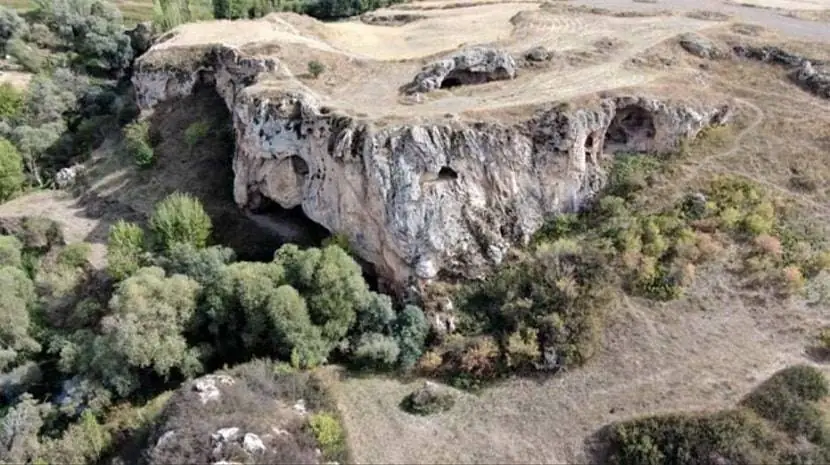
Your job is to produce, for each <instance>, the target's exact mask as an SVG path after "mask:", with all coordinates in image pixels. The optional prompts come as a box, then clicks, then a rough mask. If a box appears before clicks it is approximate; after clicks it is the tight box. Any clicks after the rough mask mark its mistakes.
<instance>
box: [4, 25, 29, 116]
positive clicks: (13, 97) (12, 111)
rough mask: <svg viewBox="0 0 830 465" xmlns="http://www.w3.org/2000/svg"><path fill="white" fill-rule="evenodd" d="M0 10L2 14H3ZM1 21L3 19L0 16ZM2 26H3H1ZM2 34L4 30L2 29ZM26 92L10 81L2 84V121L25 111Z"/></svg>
mask: <svg viewBox="0 0 830 465" xmlns="http://www.w3.org/2000/svg"><path fill="white" fill-rule="evenodd" d="M1 11H2V10H0V15H2V12H1ZM0 21H2V19H1V18H0ZM0 27H2V26H0ZM0 34H2V31H0ZM25 100H26V94H25V93H23V92H21V91H19V90H17V89H16V88H15V87H14V86H12V85H11V84H10V83H8V82H4V83H2V84H0V121H3V120H6V121H15V120H16V119H17V118H18V117H20V115H21V114H22V113H23V108H24V103H25Z"/></svg>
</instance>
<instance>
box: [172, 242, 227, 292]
mask: <svg viewBox="0 0 830 465" xmlns="http://www.w3.org/2000/svg"><path fill="white" fill-rule="evenodd" d="M234 258H235V254H234V251H233V250H232V249H229V248H227V247H222V246H218V245H216V246H212V247H207V248H204V249H197V248H196V247H194V246H193V245H192V244H188V243H176V244H173V246H172V247H171V248H170V249H169V250H167V251H166V252H165V254H164V255H163V256H162V257H160V258H159V266H161V267H162V268H164V269H165V270H166V271H167V272H168V273H170V274H183V275H185V276H188V277H191V278H193V279H195V280H196V282H198V283H199V284H201V285H203V286H206V285H208V284H210V283H212V282H214V281H216V280H218V279H220V277H221V275H222V272H223V270H224V268H225V265H228V264H230V263H233V261H234Z"/></svg>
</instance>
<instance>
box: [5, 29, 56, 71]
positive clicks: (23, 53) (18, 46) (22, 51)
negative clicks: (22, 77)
mask: <svg viewBox="0 0 830 465" xmlns="http://www.w3.org/2000/svg"><path fill="white" fill-rule="evenodd" d="M6 52H7V53H8V54H9V55H11V56H12V57H13V58H14V59H15V61H17V62H18V63H19V64H20V66H22V67H23V69H25V70H26V71H28V72H30V73H38V72H40V71H41V70H42V69H43V68H44V67H45V66H46V59H45V57H44V56H43V54H42V53H41V52H40V51H39V50H37V49H36V48H34V47H31V46H29V45H28V44H27V43H26V42H24V41H23V40H22V39H20V38H14V39H11V40H10V41H8V42H7V43H6Z"/></svg>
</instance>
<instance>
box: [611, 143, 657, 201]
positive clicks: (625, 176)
mask: <svg viewBox="0 0 830 465" xmlns="http://www.w3.org/2000/svg"><path fill="white" fill-rule="evenodd" d="M659 169H660V159H659V158H657V157H656V156H654V155H645V154H617V155H616V156H615V157H614V165H613V166H612V167H611V169H610V173H609V175H608V184H607V186H606V188H605V191H606V192H607V194H608V195H613V196H616V197H622V198H626V199H629V198H631V196H632V195H634V194H635V193H637V192H639V191H641V190H643V189H645V188H646V187H648V186H649V185H651V184H652V182H653V181H652V176H653V175H654V174H655V173H656V172H657V171H658V170H659Z"/></svg>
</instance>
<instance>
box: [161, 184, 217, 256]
mask: <svg viewBox="0 0 830 465" xmlns="http://www.w3.org/2000/svg"><path fill="white" fill-rule="evenodd" d="M211 228H212V226H211V221H210V217H209V216H208V215H207V213H205V209H204V208H203V207H202V203H201V202H199V200H198V199H196V198H195V197H193V196H191V195H190V194H182V193H178V192H176V193H173V194H171V195H169V196H168V197H167V198H165V199H164V200H162V201H161V202H159V203H158V204H157V205H156V209H155V211H153V215H152V217H150V229H151V230H152V231H153V235H154V236H155V237H154V239H155V241H156V243H157V244H158V245H159V246H161V247H162V248H163V249H164V250H170V248H171V247H173V244H175V243H187V244H191V245H193V246H194V247H196V248H203V247H205V245H207V240H208V238H209V237H210V231H211Z"/></svg>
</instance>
